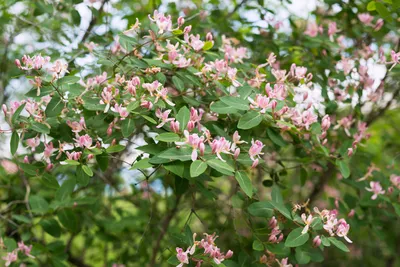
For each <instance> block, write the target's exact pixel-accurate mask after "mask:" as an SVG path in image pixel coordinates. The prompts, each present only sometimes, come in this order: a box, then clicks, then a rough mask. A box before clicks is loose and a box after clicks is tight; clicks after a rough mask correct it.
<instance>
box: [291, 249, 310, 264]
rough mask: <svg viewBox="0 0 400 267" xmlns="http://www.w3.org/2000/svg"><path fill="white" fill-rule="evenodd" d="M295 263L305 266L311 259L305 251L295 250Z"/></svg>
mask: <svg viewBox="0 0 400 267" xmlns="http://www.w3.org/2000/svg"><path fill="white" fill-rule="evenodd" d="M295 251H296V254H295V257H296V261H297V263H298V264H307V263H309V262H310V260H311V257H310V254H309V253H308V252H307V251H304V250H303V249H302V248H296V250H295Z"/></svg>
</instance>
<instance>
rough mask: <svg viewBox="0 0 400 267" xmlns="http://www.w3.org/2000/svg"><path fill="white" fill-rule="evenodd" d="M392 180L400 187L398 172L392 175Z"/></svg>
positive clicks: (395, 185)
mask: <svg viewBox="0 0 400 267" xmlns="http://www.w3.org/2000/svg"><path fill="white" fill-rule="evenodd" d="M390 182H391V183H392V184H393V186H394V187H397V188H398V189H400V176H398V175H396V174H392V175H390Z"/></svg>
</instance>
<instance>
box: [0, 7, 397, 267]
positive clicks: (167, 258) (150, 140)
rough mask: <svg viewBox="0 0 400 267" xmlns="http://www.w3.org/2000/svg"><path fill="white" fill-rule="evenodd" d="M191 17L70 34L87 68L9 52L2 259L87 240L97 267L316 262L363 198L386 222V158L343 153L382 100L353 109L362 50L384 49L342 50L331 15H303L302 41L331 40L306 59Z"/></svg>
mask: <svg viewBox="0 0 400 267" xmlns="http://www.w3.org/2000/svg"><path fill="white" fill-rule="evenodd" d="M106 2H107V1H105V2H102V5H101V6H100V7H99V9H98V10H99V12H103V7H104V5H105V3H106ZM374 3H375V2H374ZM379 4H380V3H378V2H377V3H376V5H377V7H376V8H377V9H378V10H380V8H379V6H380V5H379ZM379 12H380V13H381V11H379ZM357 17H358V20H359V21H361V22H362V23H364V24H365V25H366V26H367V27H373V31H379V30H380V29H381V28H382V27H383V24H384V23H383V20H382V19H375V18H374V17H373V16H371V15H370V14H369V13H360V14H358V16H357ZM192 19H193V18H190V17H189V18H188V17H183V16H180V17H177V18H174V17H172V16H171V15H167V14H164V13H162V12H158V11H157V10H155V11H154V12H153V14H150V15H149V16H148V18H143V19H140V20H139V19H137V18H135V20H134V23H133V25H132V26H131V27H130V28H128V29H127V30H126V31H123V32H122V33H119V34H118V35H117V36H116V37H115V38H114V41H113V42H112V44H110V45H108V46H106V47H104V49H100V48H98V47H97V45H96V44H95V43H93V42H91V43H85V45H84V46H85V48H84V49H85V50H84V51H85V52H84V53H88V54H90V55H91V57H93V58H94V61H93V62H92V64H91V65H90V66H88V65H82V66H77V65H73V64H71V62H72V61H71V60H66V59H65V58H63V57H61V56H60V57H53V56H52V57H50V56H48V55H46V54H45V53H44V52H42V53H36V54H34V53H32V54H29V55H28V54H26V55H23V56H22V57H21V58H16V59H15V62H14V63H15V65H16V67H17V68H18V69H19V72H20V73H21V75H24V76H25V77H26V79H27V80H28V81H29V85H30V88H31V90H30V91H29V92H27V93H26V94H25V97H24V99H23V100H20V101H10V103H9V104H3V106H2V111H3V113H4V120H5V123H6V125H7V126H5V127H2V128H1V130H0V132H1V133H2V134H4V135H5V136H8V137H9V143H10V153H11V155H12V158H10V159H2V161H1V165H2V170H1V171H2V175H3V176H4V177H5V178H4V179H2V182H3V183H4V184H5V185H8V186H9V187H10V189H9V190H8V191H5V194H7V198H6V199H7V201H6V202H5V204H4V210H2V211H0V214H1V218H3V219H4V220H5V221H4V225H5V230H4V231H2V232H1V233H2V235H3V239H2V241H1V245H2V247H3V248H5V249H6V251H4V256H3V260H4V261H5V264H6V266H9V265H10V264H16V263H14V262H18V263H20V262H26V263H28V262H29V263H32V264H36V265H37V264H39V265H37V266H41V265H40V264H49V265H51V266H65V265H66V264H67V262H68V264H71V265H76V266H88V265H87V264H90V266H91V264H97V263H98V262H100V260H97V258H98V257H99V255H96V254H97V253H98V252H97V253H94V252H93V251H92V250H90V248H96V249H97V250H104V255H105V256H104V258H102V261H104V263H105V265H106V266H125V265H126V266H136V265H139V264H144V263H146V264H148V265H149V266H155V265H157V264H160V265H164V264H165V265H168V264H169V265H176V266H179V267H181V266H185V265H189V266H202V265H207V264H209V265H210V264H211V265H220V266H252V265H253V264H254V266H256V265H267V266H272V265H277V264H278V265H279V266H293V265H295V264H300V265H301V264H309V263H311V262H314V263H315V262H316V263H320V262H323V261H324V258H329V255H328V254H330V253H336V252H331V251H334V250H338V251H342V252H349V251H350V249H352V250H355V248H356V246H357V242H358V238H357V235H358V234H359V233H358V232H359V231H360V230H358V229H357V228H359V227H364V224H367V222H368V223H370V224H371V226H370V227H372V228H374V227H375V226H374V224H373V223H372V221H373V220H375V219H377V218H376V217H379V215H378V214H379V209H381V208H384V209H385V216H387V217H388V218H393V219H394V218H395V219H398V214H399V213H400V206H399V204H398V199H399V192H400V191H399V190H400V179H399V177H400V176H398V173H397V172H391V173H390V175H391V176H390V175H389V176H390V178H389V176H388V177H386V176H385V175H387V174H384V173H383V172H380V169H379V168H377V167H376V166H374V165H371V166H370V167H369V169H368V171H367V173H365V172H363V169H361V168H357V166H355V165H356V164H358V161H360V160H361V159H360V158H357V154H358V150H360V149H361V153H362V152H363V150H362V146H364V145H365V144H366V142H367V140H368V139H369V138H371V134H370V133H369V132H368V126H369V124H371V122H372V121H373V120H375V119H376V118H377V117H378V116H379V115H380V114H379V112H381V111H380V109H378V113H376V114H377V115H375V113H371V114H372V115H370V116H365V115H364V114H363V113H362V112H361V107H364V106H365V105H367V104H368V105H370V106H373V107H377V106H379V100H381V99H383V91H384V85H385V79H386V77H387V76H388V75H389V72H388V71H387V72H386V74H385V77H383V78H382V79H380V80H378V79H375V78H374V77H373V76H372V75H371V72H370V71H369V65H368V62H374V64H381V65H382V66H385V65H387V66H388V69H390V70H393V71H395V70H396V65H397V64H398V63H400V62H399V57H400V55H399V53H398V52H396V50H398V47H392V48H390V49H385V48H384V47H380V48H376V47H375V49H373V47H372V45H371V46H367V45H365V46H364V47H363V48H362V49H360V50H357V51H355V52H354V55H351V54H349V53H350V52H351V50H349V48H348V46H349V44H348V40H347V41H346V39H345V38H346V36H343V35H341V36H337V35H338V33H339V32H340V31H341V29H340V27H338V26H337V24H336V22H334V21H330V22H329V23H328V24H327V25H326V23H319V24H320V25H318V24H317V22H315V21H312V22H309V23H308V24H307V26H306V27H305V28H304V34H305V35H307V37H306V38H307V39H306V41H305V43H306V44H307V45H309V47H311V49H312V45H311V44H309V43H307V42H311V43H312V42H314V43H318V42H319V40H320V39H318V38H319V37H321V36H323V37H321V38H324V40H325V41H327V42H328V41H329V40H330V41H329V44H328V46H331V47H329V48H326V49H323V50H322V51H319V52H320V53H322V54H324V55H328V54H329V53H332V54H333V55H334V56H332V58H335V59H336V61H335V62H330V64H333V66H327V67H326V68H325V69H324V71H317V70H315V64H317V63H315V62H308V61H299V60H297V59H295V58H294V60H293V62H288V61H287V60H286V59H285V55H284V54H282V53H279V51H269V52H268V53H266V54H264V55H262V60H260V59H258V60H254V56H255V55H256V53H257V52H259V50H257V49H255V48H252V47H245V46H243V45H242V44H240V42H238V40H237V39H235V38H232V37H229V36H228V35H226V36H225V35H221V34H220V33H219V32H214V33H213V32H212V31H208V32H204V31H202V30H198V29H197V28H196V27H194V26H193V25H191V23H190V21H191V20H192ZM375 20H376V21H375ZM199 28H200V27H199ZM275 28H276V29H277V30H278V29H279V24H278V23H276V24H275ZM325 32H327V33H325ZM85 36H86V35H85ZM328 49H331V50H329V51H330V52H327V50H328ZM321 60H323V59H321ZM299 62H301V64H300V63H299ZM321 64H322V63H321ZM322 65H323V64H322ZM322 87H323V88H322ZM393 97H395V96H393ZM385 109H387V107H386V108H385ZM385 109H384V110H383V111H385ZM354 158H355V159H354ZM293 162H295V163H297V164H293ZM364 164H365V163H364ZM132 176H134V177H135V178H136V180H135V183H133V184H132V186H131V187H130V188H128V187H126V186H124V183H123V182H122V181H123V180H124V179H129V177H132ZM315 177H321V178H320V179H318V180H317V181H315ZM331 177H336V179H335V181H333V182H332V185H331V187H328V186H327V183H328V179H330V178H331ZM360 177H361V178H360ZM292 179H293V180H296V181H292ZM368 186H369V187H368ZM342 188H344V189H342ZM304 189H306V191H305V192H306V193H304V192H301V191H302V190H303V191H304ZM307 189H311V190H307ZM323 190H326V191H328V192H327V193H328V195H329V196H330V200H331V201H330V202H327V201H323V200H322V199H320V200H319V199H317V198H318V197H319V196H320V193H321V191H323ZM341 193H342V194H341ZM395 213H396V214H397V215H394V214H395ZM3 214H4V215H3ZM163 214H164V215H163ZM385 220H386V218H384V219H383V221H385ZM175 221H176V222H175ZM354 231H355V232H356V233H355V234H353V232H354ZM196 233H197V234H196ZM203 233H204V238H202V239H201V240H200V241H197V240H196V237H197V235H201V236H203ZM209 233H213V234H209ZM217 234H218V235H219V236H221V238H220V239H219V240H218V241H216V239H217V237H218V236H217ZM3 240H4V241H3ZM15 240H22V241H20V242H19V243H18V245H17V243H16V241H15ZM76 240H78V241H76ZM82 240H83V241H82ZM24 241H25V242H26V243H29V244H31V245H30V246H27V245H25V244H24ZM132 242H133V243H132ZM217 243H218V246H217ZM132 244H133V245H134V246H132ZM219 246H220V247H221V248H220V247H219ZM348 246H350V249H349V247H348ZM81 250H82V251H83V252H84V254H86V256H82V257H79V256H76V255H79V251H81ZM99 264H100V263H99ZM124 264H125V265H124ZM36 265H35V266H36ZM96 266H97V265H96Z"/></svg>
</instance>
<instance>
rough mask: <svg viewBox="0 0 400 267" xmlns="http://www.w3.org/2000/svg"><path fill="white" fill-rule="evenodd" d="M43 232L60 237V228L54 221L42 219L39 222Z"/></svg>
mask: <svg viewBox="0 0 400 267" xmlns="http://www.w3.org/2000/svg"><path fill="white" fill-rule="evenodd" d="M39 224H40V226H42V228H43V230H44V231H45V232H46V233H48V234H49V235H51V236H54V237H60V235H61V227H60V225H59V224H58V222H57V221H56V220H55V219H43V220H41V221H40V222H39Z"/></svg>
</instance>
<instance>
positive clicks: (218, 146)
mask: <svg viewBox="0 0 400 267" xmlns="http://www.w3.org/2000/svg"><path fill="white" fill-rule="evenodd" d="M230 146H231V142H229V141H227V140H226V139H225V138H224V137H221V138H220V139H218V140H217V139H214V140H213V142H212V143H211V149H212V153H213V154H217V157H218V158H219V159H220V160H221V161H223V162H225V160H224V159H223V158H222V157H221V153H224V154H232V153H231V152H230Z"/></svg>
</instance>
